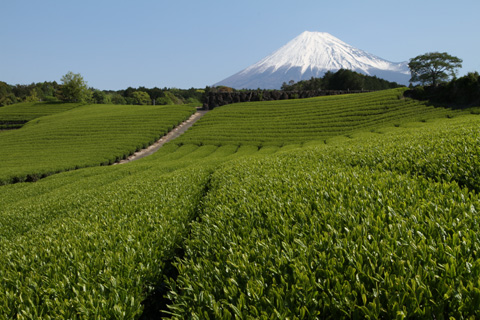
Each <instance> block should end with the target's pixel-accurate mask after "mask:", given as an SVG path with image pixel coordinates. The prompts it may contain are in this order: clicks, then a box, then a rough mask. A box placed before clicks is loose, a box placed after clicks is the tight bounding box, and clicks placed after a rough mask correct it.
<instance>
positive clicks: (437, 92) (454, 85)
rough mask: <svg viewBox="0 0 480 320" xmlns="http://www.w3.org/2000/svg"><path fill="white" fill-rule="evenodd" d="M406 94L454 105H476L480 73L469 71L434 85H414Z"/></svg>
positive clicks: (479, 101) (478, 101)
mask: <svg viewBox="0 0 480 320" xmlns="http://www.w3.org/2000/svg"><path fill="white" fill-rule="evenodd" d="M408 95H411V96H412V97H414V98H416V99H421V100H430V101H431V102H432V103H437V104H442V105H446V104H449V105H453V106H454V107H469V106H478V105H480V75H479V74H478V72H469V73H468V74H467V75H465V76H463V77H460V78H458V79H454V80H452V81H450V82H448V83H442V84H440V85H438V86H435V87H434V86H428V87H421V86H419V87H415V88H414V89H413V90H411V91H410V92H409V93H408Z"/></svg>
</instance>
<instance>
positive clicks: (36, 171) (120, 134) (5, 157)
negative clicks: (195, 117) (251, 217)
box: [0, 105, 195, 184]
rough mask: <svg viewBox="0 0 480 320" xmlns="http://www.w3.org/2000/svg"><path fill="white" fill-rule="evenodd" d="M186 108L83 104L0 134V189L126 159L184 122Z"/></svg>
mask: <svg viewBox="0 0 480 320" xmlns="http://www.w3.org/2000/svg"><path fill="white" fill-rule="evenodd" d="M194 111H195V108H193V107H190V106H117V105H85V106H81V107H76V108H75V109H72V110H69V111H65V112H61V113H58V114H55V115H51V116H46V117H39V118H36V119H34V120H32V121H30V122H28V123H27V124H26V125H25V126H24V127H23V128H21V129H19V130H13V131H8V132H2V133H0V137H1V139H0V150H2V157H1V158H0V184H6V183H11V182H19V181H35V180H37V179H39V178H41V177H44V176H48V175H50V174H53V173H57V172H61V171H67V170H72V169H77V168H81V167H88V166H98V165H105V164H111V163H114V162H116V161H117V160H120V159H123V158H126V157H127V156H129V155H130V154H132V153H134V152H135V151H137V150H140V149H142V148H144V147H146V146H148V145H150V144H152V143H153V142H154V141H155V140H157V139H159V138H160V137H162V136H163V135H165V134H166V133H167V132H168V131H170V130H171V129H172V128H174V127H175V126H176V125H177V124H179V123H181V122H182V121H184V120H186V119H188V117H189V116H190V115H191V114H192V113H194Z"/></svg>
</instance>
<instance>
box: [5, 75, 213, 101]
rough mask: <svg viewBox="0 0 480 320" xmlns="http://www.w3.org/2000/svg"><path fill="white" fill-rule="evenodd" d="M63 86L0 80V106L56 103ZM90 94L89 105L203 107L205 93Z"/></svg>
mask: <svg viewBox="0 0 480 320" xmlns="http://www.w3.org/2000/svg"><path fill="white" fill-rule="evenodd" d="M60 86H61V84H59V83H57V82H56V81H53V82H48V81H45V82H38V83H32V84H28V85H23V84H17V85H10V84H7V83H5V82H2V81H0V106H5V105H10V104H14V103H19V102H35V101H48V102H55V101H60V100H62V99H61V97H60V90H59V89H60ZM89 90H90V91H91V98H90V101H88V102H89V103H98V104H126V105H128V104H131V105H135V104H136V105H139V104H157V105H164V104H186V103H195V104H201V101H202V98H203V94H204V92H205V91H204V90H201V89H195V88H191V89H177V88H163V89H160V88H156V87H155V88H152V89H149V88H145V87H139V88H132V87H129V88H127V89H125V90H117V91H112V90H103V91H102V90H97V89H94V88H90V89H89Z"/></svg>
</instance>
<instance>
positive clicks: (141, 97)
mask: <svg viewBox="0 0 480 320" xmlns="http://www.w3.org/2000/svg"><path fill="white" fill-rule="evenodd" d="M132 97H133V101H134V104H139V105H147V104H151V102H152V100H150V96H149V95H148V93H146V92H145V91H135V92H134V93H132Z"/></svg>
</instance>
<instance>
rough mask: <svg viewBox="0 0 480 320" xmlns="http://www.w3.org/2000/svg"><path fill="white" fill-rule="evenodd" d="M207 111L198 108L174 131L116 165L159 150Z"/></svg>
mask: <svg viewBox="0 0 480 320" xmlns="http://www.w3.org/2000/svg"><path fill="white" fill-rule="evenodd" d="M205 113H207V111H206V110H198V111H197V112H195V113H194V114H193V115H192V116H191V117H190V118H188V119H187V120H186V121H184V122H182V123H181V124H179V125H178V126H176V127H175V128H174V129H173V130H172V131H170V132H169V133H167V134H166V135H164V136H163V137H161V138H160V140H158V141H156V142H155V143H154V144H152V145H150V146H149V147H147V148H145V149H142V150H140V151H137V152H135V153H134V154H132V155H130V156H129V157H128V158H126V159H123V160H120V161H118V162H115V163H114V165H116V164H124V163H128V162H130V161H133V160H138V159H141V158H143V157H146V156H149V155H151V154H152V153H155V152H157V151H158V149H160V148H161V147H162V146H163V145H164V144H165V143H167V142H169V141H172V140H173V139H175V138H178V137H179V136H180V135H181V134H183V133H184V132H185V131H187V130H188V128H190V127H191V126H192V125H193V124H194V123H195V122H197V121H198V120H199V119H200V118H201V117H203V116H204V115H205Z"/></svg>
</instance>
